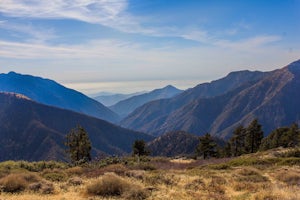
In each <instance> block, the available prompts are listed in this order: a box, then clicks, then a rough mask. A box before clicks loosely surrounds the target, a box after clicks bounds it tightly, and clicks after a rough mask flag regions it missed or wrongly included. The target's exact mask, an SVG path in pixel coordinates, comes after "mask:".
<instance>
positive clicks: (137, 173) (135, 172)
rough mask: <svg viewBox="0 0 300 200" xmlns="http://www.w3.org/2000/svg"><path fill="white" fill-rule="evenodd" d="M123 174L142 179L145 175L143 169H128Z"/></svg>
mask: <svg viewBox="0 0 300 200" xmlns="http://www.w3.org/2000/svg"><path fill="white" fill-rule="evenodd" d="M125 175H126V176H127V177H133V178H135V179H139V180H143V179H144V176H145V171H144V170H129V171H127V172H125Z"/></svg>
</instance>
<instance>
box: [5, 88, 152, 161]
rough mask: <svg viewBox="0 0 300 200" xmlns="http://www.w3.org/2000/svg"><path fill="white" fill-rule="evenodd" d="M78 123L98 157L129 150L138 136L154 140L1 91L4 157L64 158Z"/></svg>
mask: <svg viewBox="0 0 300 200" xmlns="http://www.w3.org/2000/svg"><path fill="white" fill-rule="evenodd" d="M78 124H80V125H81V126H82V127H84V128H85V129H86V130H87V132H88V134H89V137H90V140H91V141H92V146H93V155H94V156H95V155H96V154H97V153H99V152H104V153H107V154H122V153H126V152H127V153H129V152H130V151H131V145H132V143H133V142H134V141H135V140H136V139H144V140H146V141H149V140H151V139H152V137H151V136H149V135H146V134H143V133H138V132H134V131H130V130H127V129H124V128H120V127H118V126H115V125H113V124H110V123H108V122H106V121H103V120H100V119H97V118H93V117H90V116H87V115H84V114H80V113H76V112H72V111H69V110H64V109H60V108H55V107H51V106H46V105H43V104H39V103H37V102H34V101H32V100H28V98H24V97H23V96H20V95H17V94H12V93H0V130H1V131H0V147H1V151H0V160H9V159H13V160H20V159H24V160H50V159H54V160H57V159H59V160H60V159H63V160H64V159H65V154H64V149H63V148H64V145H63V143H64V137H65V135H66V134H67V133H68V132H69V131H70V130H71V129H72V128H74V127H76V126H77V125H78Z"/></svg>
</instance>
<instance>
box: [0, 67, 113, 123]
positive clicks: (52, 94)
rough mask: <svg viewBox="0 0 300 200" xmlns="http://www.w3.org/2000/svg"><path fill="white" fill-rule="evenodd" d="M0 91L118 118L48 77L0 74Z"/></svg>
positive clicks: (101, 116) (98, 104)
mask: <svg viewBox="0 0 300 200" xmlns="http://www.w3.org/2000/svg"><path fill="white" fill-rule="evenodd" d="M0 91H4V92H14V93H19V94H23V95H25V96H27V97H29V98H31V99H33V100H35V101H37V102H40V103H42V104H47V105H51V106H56V107H60V108H64V109H69V110H73V111H76V112H80V113H84V114H87V115H90V116H94V117H97V118H100V119H104V120H107V121H110V122H116V121H118V120H119V116H118V115H117V114H116V113H114V112H113V111H111V110H110V109H108V108H107V107H105V106H104V105H102V104H101V103H99V102H97V101H96V100H94V99H91V98H89V97H87V96H85V95H84V94H82V93H80V92H77V91H75V90H72V89H69V88H66V87H64V86H62V85H60V84H58V83H56V82H55V81H52V80H49V79H43V78H40V77H34V76H30V75H22V74H17V73H15V72H10V73H8V74H0Z"/></svg>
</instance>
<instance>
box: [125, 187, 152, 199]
mask: <svg viewBox="0 0 300 200" xmlns="http://www.w3.org/2000/svg"><path fill="white" fill-rule="evenodd" d="M149 195H150V192H149V191H147V190H145V189H143V188H142V187H141V186H135V187H131V188H130V189H129V190H126V191H125V192H124V194H123V195H122V196H123V198H125V199H129V200H144V199H146V198H147V197H149Z"/></svg>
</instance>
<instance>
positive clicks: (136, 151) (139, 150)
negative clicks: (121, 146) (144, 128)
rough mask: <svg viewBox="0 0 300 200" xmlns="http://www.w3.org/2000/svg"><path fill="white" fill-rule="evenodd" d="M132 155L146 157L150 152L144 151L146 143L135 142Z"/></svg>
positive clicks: (141, 141) (142, 141)
mask: <svg viewBox="0 0 300 200" xmlns="http://www.w3.org/2000/svg"><path fill="white" fill-rule="evenodd" d="M132 150H133V155H138V156H147V155H149V154H150V152H149V151H148V150H147V149H146V143H145V141H144V140H136V141H134V143H133V145H132Z"/></svg>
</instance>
